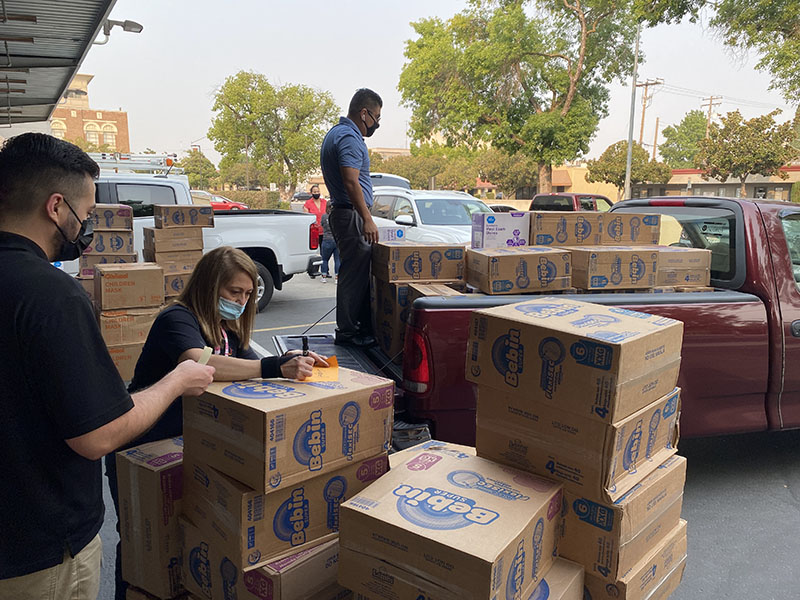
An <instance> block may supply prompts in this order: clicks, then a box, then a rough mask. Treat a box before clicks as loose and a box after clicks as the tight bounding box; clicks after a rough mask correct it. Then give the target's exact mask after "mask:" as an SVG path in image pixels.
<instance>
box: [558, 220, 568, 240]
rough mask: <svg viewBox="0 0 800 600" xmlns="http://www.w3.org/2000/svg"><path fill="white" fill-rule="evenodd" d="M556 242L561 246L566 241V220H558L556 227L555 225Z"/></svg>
mask: <svg viewBox="0 0 800 600" xmlns="http://www.w3.org/2000/svg"><path fill="white" fill-rule="evenodd" d="M556 241H557V242H559V243H562V244H563V243H564V242H566V241H567V220H566V219H565V218H564V217H561V218H560V219H558V225H556Z"/></svg>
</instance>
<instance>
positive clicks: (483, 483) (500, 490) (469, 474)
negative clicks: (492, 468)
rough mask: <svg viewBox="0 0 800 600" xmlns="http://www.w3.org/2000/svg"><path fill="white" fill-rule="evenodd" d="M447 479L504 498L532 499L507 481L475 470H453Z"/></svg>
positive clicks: (457, 485) (470, 488)
mask: <svg viewBox="0 0 800 600" xmlns="http://www.w3.org/2000/svg"><path fill="white" fill-rule="evenodd" d="M447 481H449V482H450V483H452V484H453V485H454V486H456V487H460V488H464V489H467V490H480V491H481V492H485V493H487V494H490V495H492V496H495V497H497V498H500V499H502V500H510V501H514V500H522V501H525V500H530V496H527V495H525V494H524V493H522V492H521V491H519V490H517V489H514V488H513V487H511V485H510V484H508V483H506V482H505V481H500V480H499V479H491V478H486V477H484V476H483V475H481V474H480V473H476V472H475V471H452V472H450V473H448V475H447Z"/></svg>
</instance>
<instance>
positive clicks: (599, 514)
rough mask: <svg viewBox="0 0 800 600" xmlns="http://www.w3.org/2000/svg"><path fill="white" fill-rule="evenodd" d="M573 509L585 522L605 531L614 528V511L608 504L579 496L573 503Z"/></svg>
mask: <svg viewBox="0 0 800 600" xmlns="http://www.w3.org/2000/svg"><path fill="white" fill-rule="evenodd" d="M572 510H573V511H574V512H575V515H576V516H577V517H578V518H579V519H580V520H581V521H583V522H584V523H588V524H589V525H592V526H594V527H597V528H598V529H602V530H603V531H611V530H613V529H614V511H613V510H612V509H611V508H609V507H607V506H603V505H602V504H598V503H597V502H592V501H591V500H587V499H586V498H578V499H577V500H575V502H573V503H572Z"/></svg>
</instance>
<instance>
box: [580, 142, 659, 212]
mask: <svg viewBox="0 0 800 600" xmlns="http://www.w3.org/2000/svg"><path fill="white" fill-rule="evenodd" d="M632 156H633V159H632V162H631V183H634V184H635V183H667V182H668V181H669V180H670V177H672V169H670V168H669V166H668V165H667V164H666V163H663V162H658V161H655V160H651V159H650V156H649V155H648V153H647V150H645V149H644V148H643V147H642V145H641V144H637V143H636V142H634V144H633V155H632ZM627 160H628V142H627V141H625V140H620V141H619V142H616V143H615V144H611V145H610V146H609V147H608V148H606V149H605V151H604V152H603V154H601V155H600V158H598V159H596V160H590V161H588V163H587V167H588V170H589V172H588V173H587V174H586V181H588V182H590V183H597V182H603V183H610V184H612V185H615V186H617V200H618V201H619V200H620V199H621V197H622V191H623V189H624V186H625V168H626V166H627Z"/></svg>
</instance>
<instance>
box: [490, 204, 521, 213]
mask: <svg viewBox="0 0 800 600" xmlns="http://www.w3.org/2000/svg"><path fill="white" fill-rule="evenodd" d="M489 208H491V209H492V212H496V213H507V212H518V211H519V212H521V211H520V209H518V208H514V207H513V206H509V205H508V204H490V205H489Z"/></svg>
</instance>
